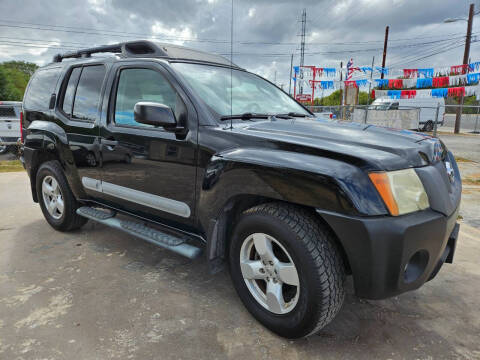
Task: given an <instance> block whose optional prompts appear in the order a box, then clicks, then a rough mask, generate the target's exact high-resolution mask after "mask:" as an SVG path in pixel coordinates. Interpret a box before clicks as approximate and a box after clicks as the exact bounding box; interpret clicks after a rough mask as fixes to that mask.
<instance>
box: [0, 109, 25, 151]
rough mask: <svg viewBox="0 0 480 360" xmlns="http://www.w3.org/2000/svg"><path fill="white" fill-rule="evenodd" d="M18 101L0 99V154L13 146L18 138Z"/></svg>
mask: <svg viewBox="0 0 480 360" xmlns="http://www.w3.org/2000/svg"><path fill="white" fill-rule="evenodd" d="M21 111H22V103H21V102H20V101H0V154H4V153H6V152H7V151H8V150H10V149H12V148H14V147H15V146H16V145H17V143H18V140H19V139H20V136H21V135H20V112H21Z"/></svg>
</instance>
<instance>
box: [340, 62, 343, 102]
mask: <svg viewBox="0 0 480 360" xmlns="http://www.w3.org/2000/svg"><path fill="white" fill-rule="evenodd" d="M342 81H343V61H340V106H341V105H343V90H342V84H343V83H342Z"/></svg>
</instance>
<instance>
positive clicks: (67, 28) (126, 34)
mask: <svg viewBox="0 0 480 360" xmlns="http://www.w3.org/2000/svg"><path fill="white" fill-rule="evenodd" d="M0 21H1V22H6V23H15V24H25V25H7V24H0V26H2V27H11V28H21V29H32V30H42V31H55V32H66V33H77V34H88V35H101V36H114V37H135V36H142V37H149V38H152V39H158V40H176V41H178V40H181V41H185V42H206V43H219V44H223V43H225V44H228V43H229V40H226V39H225V40H224V39H207V38H188V37H182V36H175V37H168V36H158V35H152V34H151V33H149V34H147V33H135V32H124V31H115V30H108V29H92V28H84V27H74V26H61V25H48V24H38V23H29V22H18V21H11V20H3V19H0ZM450 35H451V36H454V35H460V33H458V34H450ZM436 37H442V38H444V37H443V36H442V35H431V36H422V37H413V38H403V39H391V40H389V42H392V41H410V40H418V39H428V38H436ZM381 42H382V40H368V41H351V42H331V41H330V42H309V43H308V45H309V46H314V45H328V46H333V45H334V46H336V45H359V44H370V43H381ZM235 43H239V44H244V45H297V43H295V42H280V41H278V42H275V41H245V40H237V41H235Z"/></svg>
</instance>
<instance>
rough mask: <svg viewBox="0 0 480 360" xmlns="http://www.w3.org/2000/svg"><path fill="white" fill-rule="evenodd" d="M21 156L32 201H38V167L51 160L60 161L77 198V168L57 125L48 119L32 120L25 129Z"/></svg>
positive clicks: (64, 136)
mask: <svg viewBox="0 0 480 360" xmlns="http://www.w3.org/2000/svg"><path fill="white" fill-rule="evenodd" d="M23 157H24V161H25V166H26V170H27V172H28V175H29V177H30V186H31V190H32V197H33V201H35V202H38V197H37V191H36V177H37V172H38V169H39V168H40V166H41V165H42V164H43V163H45V162H47V161H53V160H56V161H58V162H59V163H60V166H61V168H62V170H63V171H64V174H65V176H66V178H67V182H68V184H69V186H70V188H71V189H72V192H73V193H74V195H75V196H76V197H77V198H78V197H79V195H81V191H83V190H82V188H81V186H78V184H76V183H75V178H76V176H77V170H76V167H75V162H74V161H73V154H72V152H71V150H70V148H69V145H68V139H67V134H66V133H65V131H64V130H63V129H62V128H61V127H60V126H59V125H57V124H55V123H53V122H50V121H43V120H35V121H33V122H32V123H31V124H30V126H29V127H28V129H27V131H26V135H25V143H24V147H23ZM77 178H78V176H77Z"/></svg>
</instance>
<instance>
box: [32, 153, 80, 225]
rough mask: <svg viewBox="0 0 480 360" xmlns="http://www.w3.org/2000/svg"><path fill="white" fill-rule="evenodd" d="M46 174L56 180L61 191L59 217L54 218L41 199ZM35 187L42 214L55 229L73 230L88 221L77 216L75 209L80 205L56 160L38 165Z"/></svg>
mask: <svg viewBox="0 0 480 360" xmlns="http://www.w3.org/2000/svg"><path fill="white" fill-rule="evenodd" d="M47 176H51V177H53V178H54V179H55V180H56V181H57V183H58V186H59V187H60V190H61V193H62V197H63V202H64V210H63V214H62V215H61V217H60V218H59V219H56V218H54V217H53V216H52V215H50V213H49V212H48V210H47V208H46V205H45V201H44V199H43V194H42V182H43V179H44V178H45V177H47ZM36 187H37V197H38V202H39V203H40V208H41V209H42V212H43V216H44V217H45V219H46V220H47V222H48V223H49V224H50V225H51V226H52V227H53V228H54V229H55V230H59V231H71V230H75V229H78V228H80V227H82V226H83V225H85V223H86V222H87V221H88V220H87V219H86V218H84V217H82V216H79V215H78V214H77V213H76V211H77V209H78V208H79V207H80V206H81V205H80V203H78V202H77V200H76V199H75V197H74V195H73V193H72V191H71V190H70V187H69V185H68V183H67V179H66V178H65V175H64V173H63V169H62V167H61V166H60V163H59V162H58V161H47V162H45V163H43V164H42V165H41V166H40V168H39V169H38V172H37V179H36Z"/></svg>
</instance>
